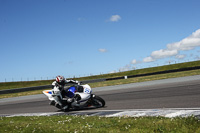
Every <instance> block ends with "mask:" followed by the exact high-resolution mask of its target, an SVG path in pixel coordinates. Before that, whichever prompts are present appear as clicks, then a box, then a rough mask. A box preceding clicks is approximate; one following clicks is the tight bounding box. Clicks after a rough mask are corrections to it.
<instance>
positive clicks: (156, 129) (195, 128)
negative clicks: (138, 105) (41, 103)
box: [0, 115, 200, 133]
mask: <svg viewBox="0 0 200 133" xmlns="http://www.w3.org/2000/svg"><path fill="white" fill-rule="evenodd" d="M0 132H1V133H4V132H24V133H29V132H36V133H51V132H59V133H62V132H63V133H64V132H70V133H71V132H73V133H81V132H85V133H96V132H100V133H121V132H124V133H127V132H132V133H147V132H148V133H164V132H166V133H167V132H172V133H199V132H200V121H199V120H198V119H197V118H195V117H187V118H179V117H177V118H164V117H138V118H134V117H111V118H107V117H99V116H67V115H63V116H50V117H49V116H40V117H37V116H31V117H0Z"/></svg>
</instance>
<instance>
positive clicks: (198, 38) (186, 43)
mask: <svg viewBox="0 0 200 133" xmlns="http://www.w3.org/2000/svg"><path fill="white" fill-rule="evenodd" d="M198 46H200V29H198V30H196V31H195V32H193V33H192V35H191V36H189V37H186V38H184V39H183V40H181V41H179V42H175V43H171V44H168V45H167V48H168V49H169V50H179V51H181V50H191V49H194V48H195V47H198Z"/></svg>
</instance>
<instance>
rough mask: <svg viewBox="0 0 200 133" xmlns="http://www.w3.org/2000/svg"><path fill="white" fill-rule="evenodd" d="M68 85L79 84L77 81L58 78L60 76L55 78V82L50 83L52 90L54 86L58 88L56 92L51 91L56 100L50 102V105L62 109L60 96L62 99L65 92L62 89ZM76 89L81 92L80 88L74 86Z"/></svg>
mask: <svg viewBox="0 0 200 133" xmlns="http://www.w3.org/2000/svg"><path fill="white" fill-rule="evenodd" d="M69 83H73V84H77V85H79V84H80V82H79V81H77V80H67V79H65V78H64V77H63V76H60V75H59V76H57V77H56V81H54V82H53V83H52V89H54V87H55V86H57V87H58V90H53V91H54V93H55V94H56V96H57V98H55V101H51V103H50V105H55V106H56V107H58V108H64V107H63V104H62V99H61V96H62V97H64V96H65V94H66V90H65V89H64V86H65V85H66V84H69ZM76 88H78V91H79V92H80V91H82V88H81V87H80V86H76ZM71 101H72V100H71Z"/></svg>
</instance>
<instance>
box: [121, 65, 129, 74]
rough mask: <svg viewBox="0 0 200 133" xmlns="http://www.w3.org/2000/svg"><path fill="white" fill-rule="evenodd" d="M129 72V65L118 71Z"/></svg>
mask: <svg viewBox="0 0 200 133" xmlns="http://www.w3.org/2000/svg"><path fill="white" fill-rule="evenodd" d="M129 70H131V66H130V65H126V66H124V67H122V68H120V69H119V71H120V72H123V71H129Z"/></svg>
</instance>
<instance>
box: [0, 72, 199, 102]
mask: <svg viewBox="0 0 200 133" xmlns="http://www.w3.org/2000/svg"><path fill="white" fill-rule="evenodd" d="M192 75H200V70H191V71H185V72H176V73H168V74H159V75H151V76H144V77H137V78H129V79H120V80H111V81H104V82H97V83H90V84H89V85H90V86H91V87H92V88H94V87H103V86H111V85H120V84H129V83H137V82H144V81H152V80H159V79H167V78H176V77H185V76H192ZM50 89H51V88H50ZM35 94H42V90H35V91H27V92H20V93H11V94H2V95H0V98H9V97H19V96H26V95H35Z"/></svg>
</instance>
